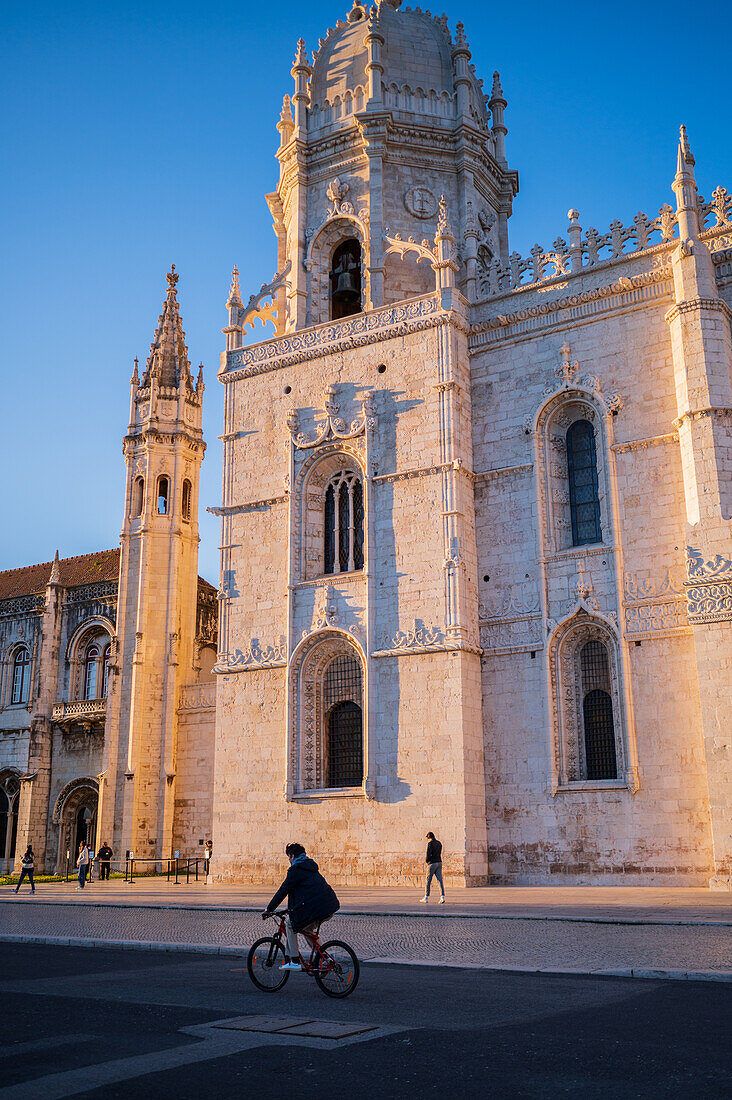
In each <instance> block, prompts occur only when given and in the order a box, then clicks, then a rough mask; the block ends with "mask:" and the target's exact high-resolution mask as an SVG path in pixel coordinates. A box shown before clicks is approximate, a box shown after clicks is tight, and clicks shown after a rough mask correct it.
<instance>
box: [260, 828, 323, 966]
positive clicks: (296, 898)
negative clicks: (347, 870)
mask: <svg viewBox="0 0 732 1100" xmlns="http://www.w3.org/2000/svg"><path fill="white" fill-rule="evenodd" d="M285 854H286V855H287V857H288V859H289V861H290V870H289V871H288V872H287V875H286V876H285V881H284V882H283V883H282V885H281V886H280V888H279V890H278V891H277V893H276V894H275V896H274V897H273V898H272V900H271V902H270V903H269V905H268V906H267V908H266V910H265V912H264V913H262V919H263V920H266V919H267V917H270V916H271V915H272V913H273V912H274V910H275V909H276V908H277V906H278V905H279V904H280V902H281V901H282V900H283V898H284V897H285V896H286V897H287V899H288V909H289V913H288V914H287V916H286V917H285V929H286V931H287V956H286V958H285V961H284V963H283V964H282V966H281V967H280V970H302V967H301V966H300V962H299V959H300V948H299V947H298V943H297V933H298V932H309V931H311V929H313V928H315V926H316V925H317V924H322V923H323V921H327V920H330V918H331V917H332V916H333V914H334V913H337V912H338V910H339V909H340V907H341V903H340V902H339V901H338V898H337V897H336V895H335V891H334V890H333V888H332V887H330V886H329V885H328V883H327V882H326V881H325V879H324V878H323V876H322V875H321V874H320V872H319V871H318V865H317V863H316V862H315V860H314V859H309V857H308V856H307V855H306V854H305V849H304V848H303V846H302V844H288V845H287V847H286V848H285Z"/></svg>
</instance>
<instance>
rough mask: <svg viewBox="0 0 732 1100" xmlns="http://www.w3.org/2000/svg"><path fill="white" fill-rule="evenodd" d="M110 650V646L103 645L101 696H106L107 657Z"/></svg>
mask: <svg viewBox="0 0 732 1100" xmlns="http://www.w3.org/2000/svg"><path fill="white" fill-rule="evenodd" d="M111 652H112V647H111V646H105V647H104V652H103V654H102V698H103V699H106V698H107V690H108V688H109V658H110V655H111Z"/></svg>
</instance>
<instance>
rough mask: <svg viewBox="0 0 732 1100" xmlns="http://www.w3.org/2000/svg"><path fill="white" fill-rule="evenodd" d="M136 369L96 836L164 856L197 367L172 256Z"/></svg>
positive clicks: (188, 612)
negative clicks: (142, 362) (143, 360)
mask: <svg viewBox="0 0 732 1100" xmlns="http://www.w3.org/2000/svg"><path fill="white" fill-rule="evenodd" d="M167 282H168V288H167V293H166V297H165V301H164V303H163V312H162V313H161V315H160V317H159V318H158V326H157V330H156V332H155V336H154V338H153V342H152V345H151V347H150V355H149V357H148V360H147V364H146V367H145V370H144V372H143V374H142V378H140V376H139V372H138V363H137V360H135V369H134V372H133V375H132V380H131V400H130V423H129V427H128V430H127V434H126V436H125V438H124V443H123V450H124V456H125V462H126V466H127V486H126V492H125V511H124V517H123V524H122V535H121V544H122V546H121V558H120V579H119V597H118V611H117V634H116V638H115V646H114V649H113V663H112V669H113V672H114V681H113V690H112V697H111V699H110V708H109V715H108V719H107V729H106V742H105V757H104V767H103V773H102V781H101V782H100V795H99V802H100V805H99V821H100V823H101V832H100V834H99V835H100V836H102V837H103V838H106V839H107V840H109V839H110V838H111V837H114V847H115V851H116V853H117V855H118V856H121V857H122V858H123V857H124V853H125V851H127V850H129V849H132V850H133V851H134V853H135V856H136V857H138V858H147V859H156V858H157V859H159V858H161V857H164V856H169V855H170V848H171V845H172V830H173V806H174V794H175V775H176V740H177V701H178V694H179V689H180V686H181V685H182V684H183V683H186V682H188V681H190V679H191V678H192V666H193V656H194V652H193V646H194V639H195V632H196V594H197V582H198V542H199V538H198V490H199V474H200V468H201V461H202V459H203V454H204V451H205V444H204V442H203V433H202V428H201V416H202V403H203V391H204V385H203V368H202V367H201V368H199V372H198V378H197V380H196V382H195V384H194V381H193V378H192V375H191V368H190V363H189V360H188V349H187V347H186V343H185V333H184V331H183V327H182V324H181V317H180V312H179V308H178V299H177V283H178V275H177V274H176V271H175V265H174V266H173V267H172V268H171V270H170V272H169V274H168V275H167Z"/></svg>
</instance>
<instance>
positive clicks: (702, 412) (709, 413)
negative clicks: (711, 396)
mask: <svg viewBox="0 0 732 1100" xmlns="http://www.w3.org/2000/svg"><path fill="white" fill-rule="evenodd" d="M713 416H719V417H721V416H732V408H731V407H730V406H728V405H710V406H707V407H706V408H703V409H688V410H687V411H686V412H683V413H682V414H681V416H678V417H677V418H676V420H674V427H675V428H680V427H681V425H682V424H684V423H685V422H686V421H687V420H707V419H709V418H710V417H713Z"/></svg>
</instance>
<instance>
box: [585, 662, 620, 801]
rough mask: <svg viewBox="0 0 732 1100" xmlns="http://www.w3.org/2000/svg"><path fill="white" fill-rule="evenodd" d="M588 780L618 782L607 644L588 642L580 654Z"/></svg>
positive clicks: (586, 775)
mask: <svg viewBox="0 0 732 1100" xmlns="http://www.w3.org/2000/svg"><path fill="white" fill-rule="evenodd" d="M580 675H581V680H582V718H583V723H584V736H585V778H587V779H617V777H618V764H617V753H616V749H615V722H614V720H613V701H612V695H611V685H610V666H609V662H608V655H607V649H606V648H605V645H604V643H603V642H600V641H592V642H587V643H586V645H584V646H583V647H582V649H581V651H580Z"/></svg>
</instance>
